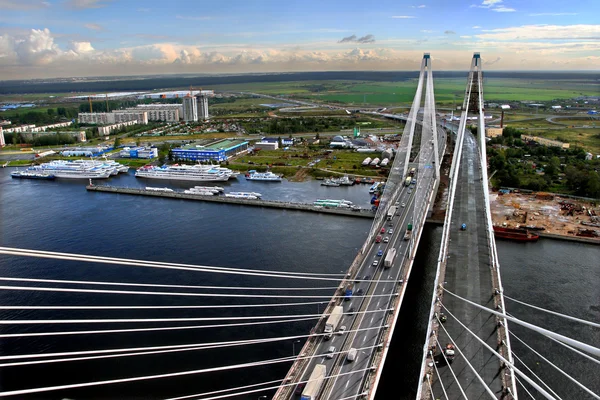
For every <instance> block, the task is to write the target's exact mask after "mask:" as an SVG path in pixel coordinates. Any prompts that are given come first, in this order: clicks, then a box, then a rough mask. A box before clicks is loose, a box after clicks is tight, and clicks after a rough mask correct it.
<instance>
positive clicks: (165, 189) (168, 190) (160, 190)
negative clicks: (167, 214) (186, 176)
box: [146, 186, 173, 193]
mask: <svg viewBox="0 0 600 400" xmlns="http://www.w3.org/2000/svg"><path fill="white" fill-rule="evenodd" d="M146 190H148V191H150V192H168V193H172V192H173V189H170V188H166V187H162V188H161V187H150V186H146Z"/></svg>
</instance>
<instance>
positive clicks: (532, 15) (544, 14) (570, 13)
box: [529, 12, 577, 17]
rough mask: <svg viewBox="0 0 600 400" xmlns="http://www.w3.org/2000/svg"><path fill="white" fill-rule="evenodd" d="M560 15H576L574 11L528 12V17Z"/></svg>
mask: <svg viewBox="0 0 600 400" xmlns="http://www.w3.org/2000/svg"><path fill="white" fill-rule="evenodd" d="M561 15H577V13H574V12H558V13H535V14H529V16H530V17H557V16H561Z"/></svg>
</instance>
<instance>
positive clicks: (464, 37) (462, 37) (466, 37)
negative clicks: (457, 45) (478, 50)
mask: <svg viewBox="0 0 600 400" xmlns="http://www.w3.org/2000/svg"><path fill="white" fill-rule="evenodd" d="M472 37H473V36H469V35H464V36H461V37H460V38H461V39H471V38H472Z"/></svg>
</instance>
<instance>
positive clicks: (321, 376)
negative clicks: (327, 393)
mask: <svg viewBox="0 0 600 400" xmlns="http://www.w3.org/2000/svg"><path fill="white" fill-rule="evenodd" d="M326 376H327V367H326V366H325V365H324V364H317V365H315V369H313V372H312V373H311V374H310V378H308V382H307V383H306V387H305V388H304V390H303V391H302V396H301V397H300V400H316V399H317V396H318V395H319V392H320V391H321V388H322V387H323V383H324V382H325V377H326Z"/></svg>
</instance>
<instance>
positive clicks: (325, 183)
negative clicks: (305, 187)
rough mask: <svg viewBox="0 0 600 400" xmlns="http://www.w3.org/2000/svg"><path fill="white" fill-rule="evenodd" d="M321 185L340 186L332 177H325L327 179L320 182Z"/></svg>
mask: <svg viewBox="0 0 600 400" xmlns="http://www.w3.org/2000/svg"><path fill="white" fill-rule="evenodd" d="M321 186H332V187H338V186H340V184H339V183H337V182H336V181H334V180H333V179H327V180H325V181H323V182H321Z"/></svg>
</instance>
